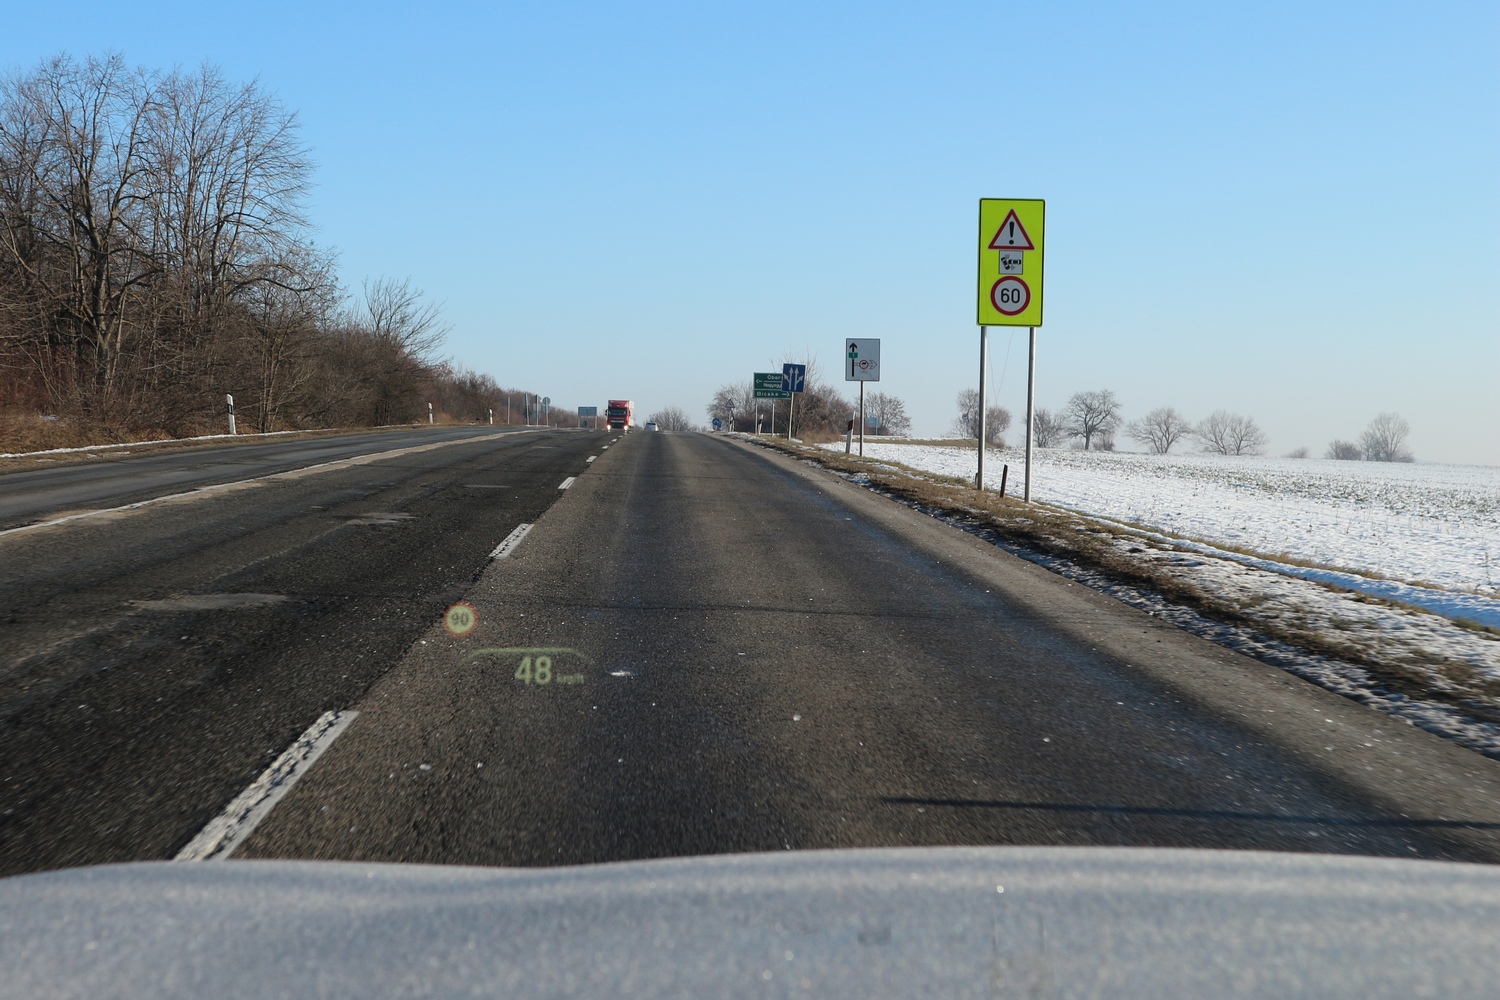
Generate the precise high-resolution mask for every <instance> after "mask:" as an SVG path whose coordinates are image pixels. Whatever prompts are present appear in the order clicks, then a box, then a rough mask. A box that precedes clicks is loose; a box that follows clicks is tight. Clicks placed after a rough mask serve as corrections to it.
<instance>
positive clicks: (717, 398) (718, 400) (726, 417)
mask: <svg viewBox="0 0 1500 1000" xmlns="http://www.w3.org/2000/svg"><path fill="white" fill-rule="evenodd" d="M715 417H717V418H718V419H720V420H722V421H723V422H724V424H725V426H727V427H729V428H730V429H731V430H753V427H752V426H751V425H752V424H754V422H755V387H754V386H753V385H752V384H751V383H750V382H748V381H745V382H728V383H725V384H724V385H721V386H719V391H718V392H715V393H714V398H713V399H711V400H710V401H709V404H708V419H709V420H710V421H712V420H713V419H714V418H715ZM742 423H743V424H744V425H745V426H743V427H741V426H740V424H742Z"/></svg>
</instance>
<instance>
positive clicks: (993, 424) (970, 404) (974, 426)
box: [953, 389, 1011, 448]
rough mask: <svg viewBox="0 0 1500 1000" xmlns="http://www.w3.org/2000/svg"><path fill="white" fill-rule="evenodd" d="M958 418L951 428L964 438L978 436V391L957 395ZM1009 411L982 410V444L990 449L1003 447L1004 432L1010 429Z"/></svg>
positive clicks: (991, 407)
mask: <svg viewBox="0 0 1500 1000" xmlns="http://www.w3.org/2000/svg"><path fill="white" fill-rule="evenodd" d="M956 402H957V404H958V416H957V417H954V418H953V428H954V430H956V431H957V432H958V433H959V434H960V435H962V436H964V437H971V438H974V437H978V436H979V390H977V389H965V390H963V391H962V392H960V393H959V394H958V398H957V400H956ZM1010 420H1011V417H1010V411H1009V410H1007V409H1006V408H1005V407H1003V406H993V405H992V406H987V407H985V409H984V443H985V445H986V446H987V447H990V448H1004V447H1005V432H1006V431H1007V430H1009V429H1010Z"/></svg>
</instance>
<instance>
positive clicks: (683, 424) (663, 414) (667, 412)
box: [646, 406, 693, 431]
mask: <svg viewBox="0 0 1500 1000" xmlns="http://www.w3.org/2000/svg"><path fill="white" fill-rule="evenodd" d="M646 420H647V422H650V421H653V420H654V421H656V426H658V427H660V428H661V429H662V430H664V431H690V430H692V429H693V422H692V421H691V420H689V419H688V415H687V414H686V413H684V412H683V411H682V408H681V407H678V406H667V407H663V408H662V409H660V410H657V411H656V412H655V413H653V414H651V416H649V417H647V418H646Z"/></svg>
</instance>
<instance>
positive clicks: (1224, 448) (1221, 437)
mask: <svg viewBox="0 0 1500 1000" xmlns="http://www.w3.org/2000/svg"><path fill="white" fill-rule="evenodd" d="M1193 434H1194V435H1195V436H1196V437H1197V438H1198V440H1199V442H1200V443H1201V444H1202V447H1203V450H1204V451H1207V452H1212V453H1214V454H1216V455H1259V454H1260V453H1261V452H1263V451H1264V450H1265V445H1266V435H1265V433H1264V432H1262V431H1261V429H1260V428H1259V427H1257V426H1256V425H1255V421H1254V420H1253V419H1251V418H1250V417H1242V416H1240V415H1239V414H1238V413H1230V412H1229V411H1227V410H1215V411H1214V412H1213V413H1210V414H1209V415H1208V416H1207V417H1205V418H1204V419H1203V420H1200V421H1199V422H1198V426H1197V427H1196V428H1195V429H1194V430H1193Z"/></svg>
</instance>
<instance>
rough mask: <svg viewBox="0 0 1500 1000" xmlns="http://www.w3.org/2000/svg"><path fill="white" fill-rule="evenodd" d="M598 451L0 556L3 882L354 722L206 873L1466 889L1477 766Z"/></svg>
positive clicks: (1245, 663) (791, 482)
mask: <svg viewBox="0 0 1500 1000" xmlns="http://www.w3.org/2000/svg"><path fill="white" fill-rule="evenodd" d="M607 440H609V437H608V436H606V435H604V434H590V433H583V432H574V433H564V432H558V433H549V434H530V435H516V436H512V437H507V438H501V439H498V440H497V439H491V440H474V441H470V442H466V443H458V444H452V445H448V446H446V447H440V448H434V449H427V450H424V451H420V452H414V453H410V454H407V455H404V456H399V457H394V458H390V459H382V460H376V461H372V462H367V463H366V464H361V465H350V466H347V467H345V466H340V467H337V468H335V469H331V470H322V471H317V472H314V473H307V474H298V473H292V474H288V475H285V476H278V477H275V478H273V479H270V480H266V481H264V482H263V483H261V484H259V485H255V486H251V487H232V488H228V489H224V490H219V491H210V492H207V493H204V494H201V495H199V496H196V497H192V498H187V499H183V500H174V501H169V502H166V503H163V504H158V505H152V506H148V507H143V508H139V509H137V510H133V511H129V512H125V513H121V514H117V515H107V516H101V517H95V518H89V519H84V520H79V521H74V522H68V523H65V524H58V525H54V526H51V527H42V528H36V529H33V530H28V531H24V532H17V533H12V534H9V535H0V566H3V570H0V622H3V625H4V636H5V638H4V657H3V659H0V871H4V872H18V871H29V870H35V869H38V868H46V867H53V866H57V865H67V864H83V863H91V862H99V861H109V860H125V859H130V858H170V857H172V856H174V855H175V853H176V852H177V851H178V850H180V849H181V848H182V847H183V845H184V844H186V843H187V842H188V841H190V840H191V839H192V837H193V836H194V834H195V833H196V832H197V831H198V830H199V829H201V828H202V827H203V826H204V824H206V823H208V822H209V821H210V820H212V819H213V818H214V817H215V816H216V815H218V814H219V812H220V811H221V810H223V809H224V807H225V805H226V803H228V802H230V801H231V800H232V799H233V798H234V797H235V796H236V795H237V794H238V793H239V791H240V790H241V789H243V788H245V787H246V785H248V784H249V783H250V782H251V781H252V780H253V779H254V778H255V777H256V776H257V775H258V774H260V772H261V771H262V770H263V769H264V768H265V767H266V766H267V764H268V763H269V762H270V761H271V760H272V759H274V758H275V757H276V756H277V755H278V754H279V753H280V752H281V751H282V750H283V749H285V748H286V747H287V746H288V745H289V744H291V743H292V742H293V741H294V740H295V739H296V737H297V736H298V734H299V733H301V732H302V731H303V730H304V729H305V728H306V727H307V726H308V725H309V724H310V723H312V722H313V721H314V720H315V719H317V718H318V717H319V715H320V714H321V713H323V712H325V711H327V710H330V709H337V710H345V709H350V710H353V711H355V712H357V713H358V715H357V716H356V717H355V718H354V721H353V722H352V724H350V725H349V726H348V728H347V729H346V730H344V731H343V732H342V734H341V735H340V736H338V738H337V739H336V740H335V741H334V742H333V743H332V745H331V746H330V747H329V748H328V750H327V751H326V752H325V753H324V754H323V755H322V756H321V757H320V758H319V759H318V760H317V761H316V763H315V764H313V765H312V766H311V767H310V768H309V769H307V770H306V773H305V777H302V778H301V779H300V780H299V781H298V782H297V783H296V784H295V786H294V787H293V788H292V789H291V791H290V793H289V794H287V795H286V797H285V798H283V799H281V800H280V802H279V803H278V804H276V806H275V808H274V809H273V810H272V811H271V812H270V814H269V816H268V817H267V818H266V819H265V820H264V821H263V822H261V824H260V825H259V826H258V827H257V828H256V829H255V830H254V832H253V833H252V834H251V835H250V836H249V838H248V839H247V840H245V841H244V843H243V844H241V845H240V846H239V847H238V848H237V849H236V851H235V854H234V856H235V857H246V858H253V857H295V858H344V859H361V860H372V859H379V860H396V861H427V862H441V863H463V864H500V865H551V864H565V863H582V862H596V861H610V860H624V859H633V858H645V857H663V856H672V855H692V854H703V853H716V852H730V851H769V850H777V851H779V850H787V849H798V848H815V847H850V846H876V845H878V846H900V845H926V844H1126V845H1129V844H1139V845H1160V846H1194V847H1228V848H1259V849H1270V850H1296V851H1332V852H1352V853H1364V854H1377V855H1388V856H1399V857H1432V858H1456V859H1465V860H1480V861H1494V860H1497V858H1500V765H1497V764H1496V763H1495V762H1492V761H1489V760H1487V759H1486V758H1483V757H1480V756H1479V755H1477V754H1473V753H1471V752H1469V751H1465V750H1463V749H1461V748H1458V747H1456V746H1453V745H1451V744H1448V743H1446V742H1444V741H1442V740H1440V739H1438V738H1436V737H1433V736H1431V735H1429V734H1426V733H1423V732H1421V731H1418V730H1415V729H1413V728H1411V727H1408V726H1405V725H1403V724H1400V723H1396V722H1392V721H1391V720H1390V719H1388V718H1387V717H1385V716H1382V715H1379V714H1377V713H1375V712H1373V711H1371V710H1368V709H1365V708H1363V707H1361V706H1358V705H1356V704H1354V703H1352V702H1349V701H1347V700H1344V699H1341V698H1339V697H1337V696H1334V695H1331V694H1328V693H1327V692H1324V691H1321V690H1319V689H1316V688H1313V687H1312V686H1310V685H1308V684H1306V683H1304V682H1302V681H1300V680H1297V679H1296V678H1293V677H1290V676H1288V675H1286V674H1284V673H1282V672H1280V671H1277V670H1275V669H1274V668H1271V667H1267V666H1265V665H1262V664H1259V663H1255V662H1253V661H1250V660H1247V659H1245V658H1243V657H1239V656H1237V655H1235V654H1233V653H1230V652H1227V651H1225V650H1222V649H1219V648H1218V647H1215V646H1212V645H1211V644H1208V643H1206V642H1203V641H1201V640H1198V639H1195V638H1193V637H1191V636H1188V635H1186V634H1184V633H1181V632H1179V631H1177V630H1175V629H1173V628H1171V627H1169V626H1165V625H1163V624H1161V623H1159V622H1157V621H1156V620H1154V619H1152V618H1150V617H1149V616H1146V615H1144V614H1142V613H1140V612H1137V611H1134V610H1132V609H1129V608H1126V607H1125V606H1123V605H1120V604H1119V603H1117V602H1115V601H1113V600H1111V599H1109V598H1106V597H1103V596H1101V595H1098V594H1095V593H1093V592H1091V591H1087V590H1085V589H1083V588H1081V587H1079V586H1077V585H1075V584H1072V583H1070V582H1068V581H1066V580H1063V579H1061V578H1059V577H1056V576H1054V575H1052V574H1050V573H1048V572H1046V571H1045V570H1042V569H1040V568H1038V567H1036V566H1033V565H1031V564H1028V563H1025V562H1023V561H1020V560H1018V559H1016V558H1014V557H1012V556H1009V555H1008V554H1006V553H1004V552H1001V551H999V550H996V549H994V548H993V547H991V546H989V545H986V544H985V543H983V542H982V541H979V540H977V539H975V538H973V537H971V536H968V535H966V534H963V533H962V532H959V531H957V530H955V529H953V528H951V527H949V526H947V525H944V524H942V523H939V522H936V521H934V520H932V519H929V518H926V517H924V516H921V515H919V514H917V513H914V512H912V511H910V510H908V509H906V508H904V507H901V506H899V505H897V504H895V503H892V502H890V501H888V500H885V499H883V498H881V497H878V496H875V495H872V494H870V493H869V492H867V491H865V490H862V489H860V488H859V487H857V486H854V485H851V484H848V483H846V482H844V481H842V480H840V479H837V478H836V477H833V476H831V475H829V474H827V473H825V472H822V471H820V470H816V469H813V468H810V467H807V466H805V465H803V464H801V463H797V462H794V461H790V460H788V459H785V458H783V457H780V456H775V455H771V454H769V453H767V452H764V451H762V450H760V449H755V448H753V447H751V446H749V445H742V444H738V443H735V442H732V441H729V440H726V439H724V438H721V437H711V436H707V435H686V434H684V435H679V434H650V433H632V434H630V435H628V436H626V437H625V438H623V439H621V440H619V441H618V443H616V444H614V445H613V446H611V447H609V448H608V449H607V450H605V449H601V447H600V446H601V445H603V444H604V443H605V441H607ZM594 456H597V458H596V459H595V460H594V461H593V462H592V463H590V462H589V459H590V458H593V457H594ZM564 476H567V477H577V478H576V482H574V483H572V484H571V487H570V488H569V489H567V490H565V491H563V490H559V489H558V487H559V485H560V480H561V479H562V477H564ZM4 482H5V480H4V479H3V478H0V489H3V484H4ZM501 487H504V488H501ZM402 515H408V516H402ZM522 522H525V523H534V524H535V527H534V528H533V529H532V530H531V532H530V533H529V534H528V535H527V536H526V537H525V539H524V541H522V542H521V543H520V544H519V545H518V546H517V547H516V548H515V549H514V551H513V552H512V553H511V554H510V555H509V556H508V557H506V558H503V559H498V560H495V561H489V560H488V555H489V552H490V550H491V549H492V548H493V547H494V545H495V544H496V542H497V541H499V540H500V539H501V538H503V537H504V536H506V535H507V534H508V533H509V532H510V530H511V529H512V528H514V527H515V526H516V525H517V524H519V523H522ZM255 595H260V596H255ZM459 599H464V600H467V601H468V602H470V603H471V604H472V605H473V606H474V607H475V608H476V609H477V611H478V616H479V625H478V627H477V628H476V629H475V630H474V631H473V632H472V633H470V634H469V635H467V636H464V637H462V638H459V637H454V636H451V635H449V634H448V633H447V632H446V631H444V629H443V628H442V627H441V625H440V624H439V620H440V617H441V615H442V611H443V609H444V608H446V607H447V606H448V605H449V604H451V603H452V602H454V601H457V600H459Z"/></svg>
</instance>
